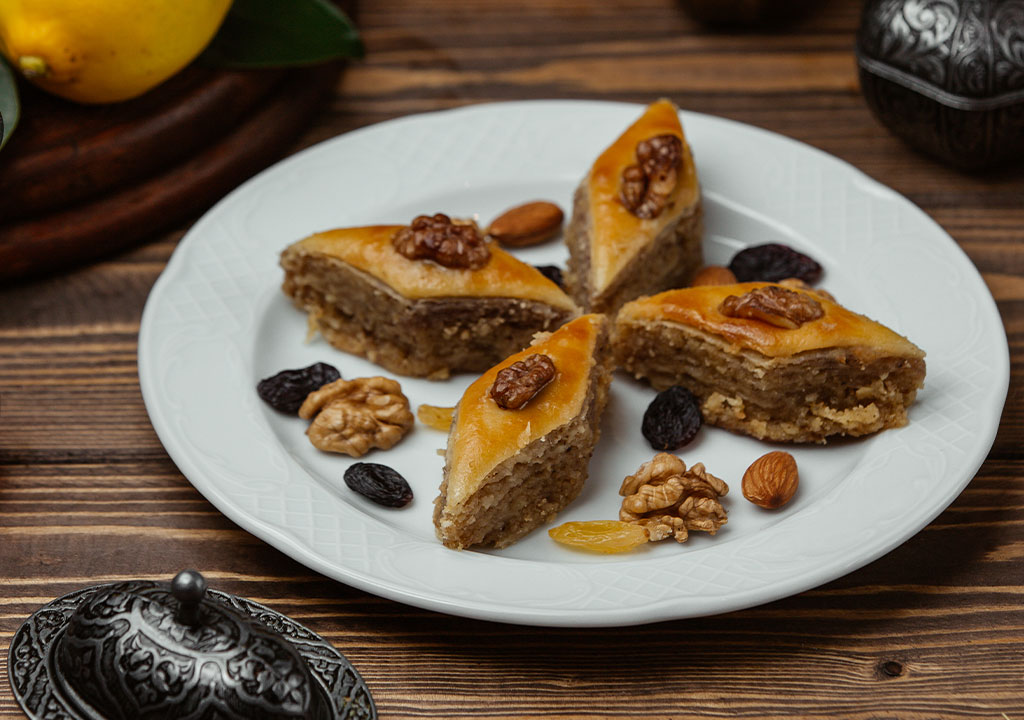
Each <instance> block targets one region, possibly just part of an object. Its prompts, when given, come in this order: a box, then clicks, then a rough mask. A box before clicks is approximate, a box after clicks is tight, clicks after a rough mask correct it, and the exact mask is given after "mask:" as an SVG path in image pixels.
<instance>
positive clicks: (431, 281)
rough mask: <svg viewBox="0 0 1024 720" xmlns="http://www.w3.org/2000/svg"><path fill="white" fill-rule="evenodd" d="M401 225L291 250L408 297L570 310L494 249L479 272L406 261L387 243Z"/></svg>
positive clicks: (556, 292) (336, 234)
mask: <svg viewBox="0 0 1024 720" xmlns="http://www.w3.org/2000/svg"><path fill="white" fill-rule="evenodd" d="M402 227H403V226H401V225H373V226H368V227H357V228H342V229H338V230H328V231H326V232H320V233H316V234H315V235H311V236H309V237H307V238H305V239H304V240H300V241H299V242H298V243H296V245H295V246H293V247H294V248H295V249H296V250H297V251H299V252H308V253H320V254H323V255H325V256H327V257H332V258H336V259H338V260H341V261H342V262H345V263H348V264H349V265H351V266H352V267H354V268H357V269H359V270H362V271H363V272H365V273H367V274H369V275H372V276H373V277H375V278H377V279H378V280H380V281H381V282H383V283H385V284H387V285H388V286H389V287H391V288H393V289H394V290H395V291H396V292H398V293H400V294H402V295H404V296H405V297H407V298H414V299H419V298H440V297H517V298H522V299H524V300H536V301H538V302H543V303H546V304H548V305H551V306H553V307H557V308H562V309H566V310H571V309H573V308H574V306H573V304H572V301H571V300H570V299H569V298H568V296H566V294H565V293H564V292H562V290H561V289H560V288H559V287H558V286H557V285H555V283H553V282H551V281H550V280H548V279H547V278H546V277H544V276H543V275H542V274H541V273H540V272H539V271H538V270H537V269H535V268H534V267H532V266H531V265H527V264H526V263H524V262H522V261H520V260H517V259H516V258H515V257H513V256H512V255H510V254H509V253H507V252H505V251H504V250H502V249H501V248H500V247H498V246H497V245H496V244H494V243H491V244H490V245H489V249H490V253H491V258H490V260H489V261H488V263H487V264H486V265H485V266H484V267H482V268H480V269H479V270H466V269H460V268H446V267H444V266H442V265H438V264H437V263H434V262H430V261H429V260H410V259H409V258H407V257H405V256H404V255H402V254H400V253H399V252H398V251H396V250H395V248H394V246H393V245H392V242H391V239H392V237H393V236H394V235H395V233H396V232H398V231H399V230H401V229H402Z"/></svg>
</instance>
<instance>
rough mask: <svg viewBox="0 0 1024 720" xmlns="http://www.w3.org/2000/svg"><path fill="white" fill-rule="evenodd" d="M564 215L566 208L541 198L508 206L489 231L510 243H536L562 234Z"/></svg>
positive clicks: (505, 243)
mask: <svg viewBox="0 0 1024 720" xmlns="http://www.w3.org/2000/svg"><path fill="white" fill-rule="evenodd" d="M564 218H565V214H564V213H563V212H562V208H560V207H558V206H557V205H555V204H554V203H551V202H547V201H545V200H538V201H535V202H529V203H526V204H525V205H518V206H516V207H514V208H511V209H510V210H506V211H505V212H503V213H502V214H501V215H499V216H498V217H497V218H495V219H494V220H493V221H492V222H491V226H490V227H489V228H487V234H488V235H490V236H491V237H492V238H494V239H495V240H497V241H498V242H500V243H501V244H502V245H508V246H510V247H526V246H528V245H536V244H538V243H542V242H545V241H546V240H550V239H551V238H553V237H555V236H556V235H558V233H559V232H560V231H561V230H562V220H564Z"/></svg>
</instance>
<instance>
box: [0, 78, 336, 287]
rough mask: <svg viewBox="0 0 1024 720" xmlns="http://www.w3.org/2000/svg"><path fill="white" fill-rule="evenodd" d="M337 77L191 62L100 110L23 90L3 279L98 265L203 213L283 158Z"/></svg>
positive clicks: (7, 190)
mask: <svg viewBox="0 0 1024 720" xmlns="http://www.w3.org/2000/svg"><path fill="white" fill-rule="evenodd" d="M337 73H338V68H337V66H320V67H315V68H305V69H295V70H288V71H284V70H265V71H263V70H261V71H218V70H212V69H208V68H203V67H200V66H193V67H190V68H189V69H188V70H187V71H186V72H184V73H182V74H181V75H179V76H177V77H175V78H173V79H172V81H171V82H169V83H168V84H167V85H165V86H162V87H160V88H158V89H157V90H155V91H153V92H152V93H149V94H147V95H144V96H142V97H140V98H138V99H136V100H132V101H129V102H125V103H117V104H113V105H103V106H84V105H76V104H73V103H69V102H65V101H63V100H60V99H59V98H53V97H51V96H48V95H46V94H44V93H42V92H39V91H36V90H33V89H30V88H29V89H26V91H25V93H24V95H25V97H24V100H25V102H24V108H23V113H22V114H23V118H24V121H23V123H22V126H21V127H19V128H18V131H17V132H16V133H15V135H14V136H13V138H12V140H11V142H10V143H9V145H8V146H7V147H6V148H5V149H4V154H3V158H2V164H0V279H2V280H10V279H15V278H23V277H27V276H33V275H38V274H41V273H44V272H49V271H53V270H57V269H61V268H66V267H68V266H70V265H73V264H77V263H81V262H83V261H87V260H90V259H93V258H96V257H99V256H100V255H103V254H106V253H110V252H113V251H116V250H119V249H122V248H124V247H127V246H129V245H131V244H133V243H135V242H138V241H140V240H142V239H145V238H147V237H152V236H153V235H154V234H155V233H157V232H159V231H160V230H163V229H166V228H168V227H171V226H173V225H175V224H176V223H179V222H181V221H182V220H185V219H187V218H188V217H190V216H192V215H194V214H195V213H197V212H200V211H202V210H203V209H204V208H206V207H208V206H209V205H211V204H212V203H213V202H214V201H216V200H217V199H218V198H219V197H220V196H221V195H223V194H224V193H225V192H227V191H228V190H230V189H231V188H232V187H234V186H235V185H237V184H238V183H240V182H241V181H243V180H244V179H245V178H246V177H248V176H249V175H251V174H253V173H254V172H256V171H258V170H259V169H261V168H262V167H265V166H266V165H268V164H269V163H271V162H272V161H274V160H275V159H277V158H278V157H279V156H280V154H281V153H282V152H283V151H284V150H285V149H286V148H287V146H288V144H289V143H291V142H292V141H293V140H294V139H295V137H296V136H297V134H298V133H299V132H300V131H301V130H302V129H303V128H304V127H305V126H306V124H307V123H308V121H310V120H311V118H312V116H313V113H314V112H315V110H316V108H317V106H318V105H319V103H320V102H321V101H322V100H323V99H324V98H325V97H326V96H327V94H328V92H329V91H330V89H331V87H332V85H333V83H334V80H335V79H336V77H337Z"/></svg>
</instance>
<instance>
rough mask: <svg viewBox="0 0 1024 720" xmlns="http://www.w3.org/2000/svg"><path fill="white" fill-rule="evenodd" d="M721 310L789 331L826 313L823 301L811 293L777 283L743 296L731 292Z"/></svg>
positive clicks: (728, 314)
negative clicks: (779, 285) (816, 298)
mask: <svg viewBox="0 0 1024 720" xmlns="http://www.w3.org/2000/svg"><path fill="white" fill-rule="evenodd" d="M718 309H719V311H720V312H721V313H722V314H723V315H726V316H728V317H734V318H750V319H752V320H760V321H762V322H766V323H769V324H771V325H775V326H776V327H781V328H786V329H788V330H795V329H796V328H798V327H800V326H801V325H803V324H804V323H805V322H810V321H811V320H817V319H818V318H820V317H823V316H824V315H825V311H824V310H823V309H822V307H821V303H819V302H818V301H817V300H815V299H814V298H813V297H811V296H810V295H807V294H805V293H802V292H796V291H795V290H789V289H787V288H784V287H778V286H776V285H765V286H764V287H759V288H755V289H753V290H751V291H750V292H747V293H744V294H743V295H739V296H737V295H730V296H728V297H727V298H725V300H723V301H722V304H721V305H720V306H719V308H718Z"/></svg>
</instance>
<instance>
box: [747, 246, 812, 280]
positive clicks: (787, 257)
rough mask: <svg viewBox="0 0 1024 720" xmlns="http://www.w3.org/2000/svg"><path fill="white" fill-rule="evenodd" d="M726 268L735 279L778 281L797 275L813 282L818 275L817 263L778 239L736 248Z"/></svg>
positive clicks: (796, 276)
mask: <svg viewBox="0 0 1024 720" xmlns="http://www.w3.org/2000/svg"><path fill="white" fill-rule="evenodd" d="M729 269H730V270H732V272H733V274H734V275H735V276H736V279H737V280H738V281H739V282H750V281H751V280H763V281H765V282H778V281H779V280H785V279H786V278H800V279H801V280H803V281H804V282H805V283H807V284H809V285H813V284H814V283H816V282H818V278H820V277H821V265H819V264H818V263H817V262H815V261H814V260H813V259H812V258H809V257H807V256H806V255H804V254H803V253H800V252H797V251H796V250H794V249H793V248H791V247H789V246H788V245H783V244H781V243H768V244H767V245H755V246H754V247H749V248H747V249H746V250H740V251H739V252H738V253H736V254H735V255H734V256H733V258H732V262H730V263H729Z"/></svg>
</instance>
